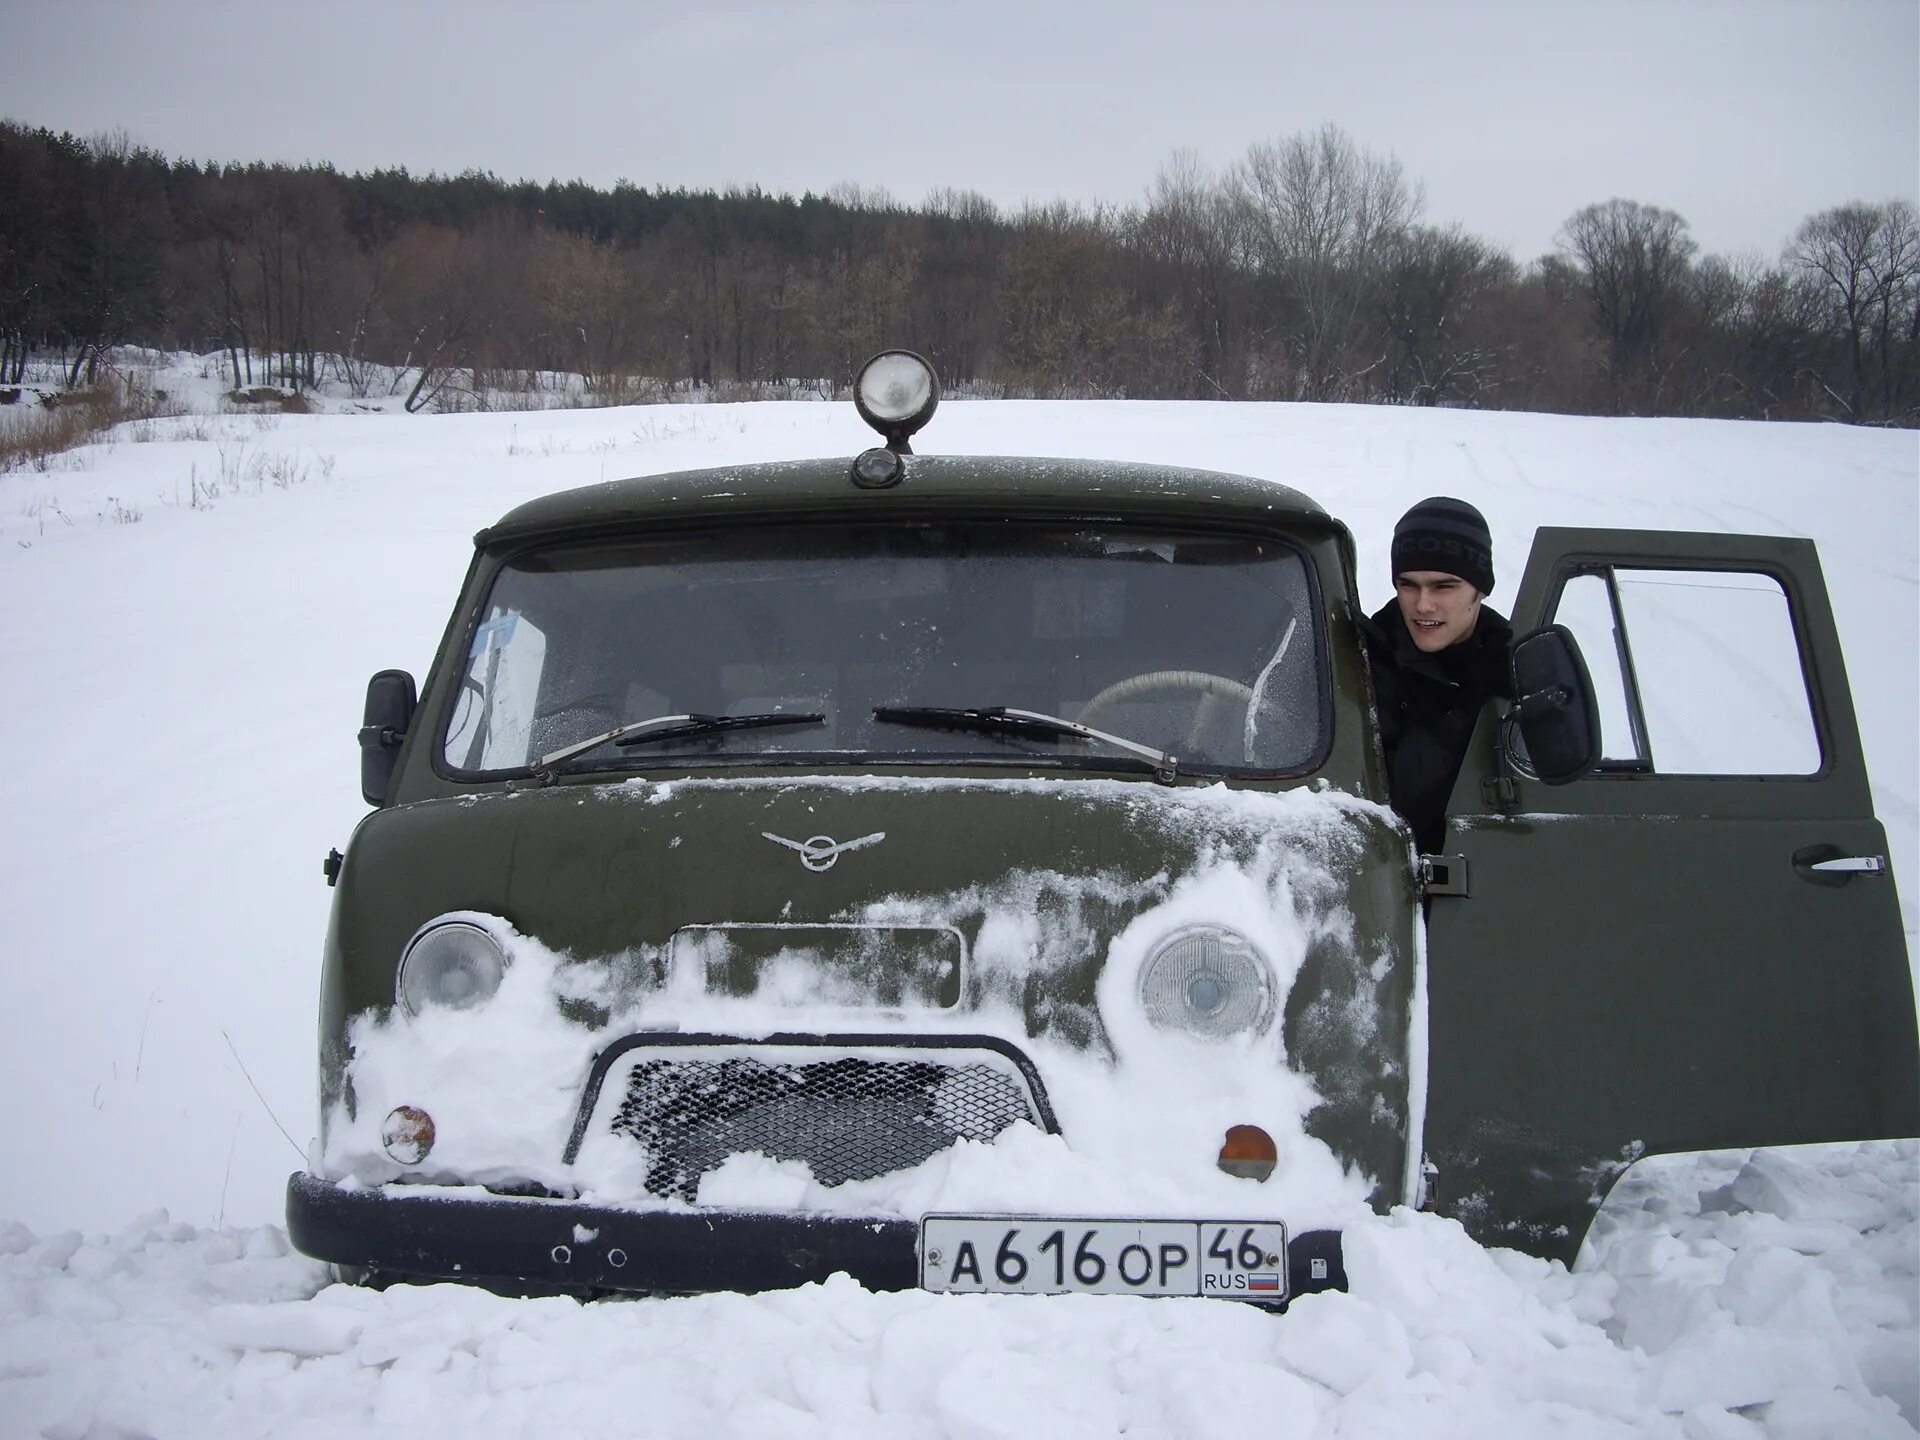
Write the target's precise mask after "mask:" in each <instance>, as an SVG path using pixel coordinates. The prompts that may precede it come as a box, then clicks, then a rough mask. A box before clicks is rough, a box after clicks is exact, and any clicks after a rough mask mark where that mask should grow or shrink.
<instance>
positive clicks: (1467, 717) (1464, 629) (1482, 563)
mask: <svg viewBox="0 0 1920 1440" xmlns="http://www.w3.org/2000/svg"><path fill="white" fill-rule="evenodd" d="M1392 554H1393V584H1394V592H1395V594H1394V599H1393V600H1392V601H1391V602H1390V603H1389V604H1387V605H1386V606H1384V607H1383V608H1382V609H1381V610H1380V611H1379V612H1378V613H1377V614H1375V615H1374V616H1373V617H1372V630H1373V633H1372V634H1371V635H1369V637H1368V642H1369V644H1368V653H1369V658H1370V660H1371V663H1372V668H1373V688H1374V695H1375V699H1376V700H1377V702H1378V704H1379V707H1380V738H1381V740H1382V742H1383V743H1384V745H1385V747H1386V754H1387V793H1388V798H1389V799H1390V800H1391V801H1392V804H1393V808H1394V809H1395V810H1397V811H1399V812H1400V814H1401V815H1402V816H1404V817H1405V818H1406V821H1407V823H1408V824H1409V825H1411V826H1412V827H1413V835H1414V839H1415V840H1416V841H1417V842H1418V843H1419V846H1420V851H1421V853H1422V854H1438V853H1439V852H1440V850H1441V848H1442V846H1443V844H1444V842H1445V839H1446V823H1447V822H1446V809H1447V797H1448V796H1449V795H1450V794H1452V792H1453V782H1454V779H1455V777H1457V776H1458V775H1459V773H1460V762H1461V761H1462V760H1463V759H1464V758H1465V757H1466V753H1467V742H1468V741H1469V740H1470V739H1471V738H1472V737H1473V727H1474V724H1475V722H1476V721H1477V720H1478V719H1479V717H1480V709H1481V707H1482V706H1484V705H1485V704H1486V703H1487V701H1489V700H1491V699H1493V698H1494V697H1496V696H1498V697H1500V698H1502V699H1511V698H1513V697H1512V678H1511V673H1510V669H1509V662H1508V650H1509V648H1510V646H1511V645H1512V643H1513V627H1512V626H1510V625H1508V624H1507V621H1506V619H1505V617H1504V616H1502V615H1500V614H1499V613H1498V612H1497V611H1495V610H1494V609H1493V608H1492V607H1491V606H1489V605H1487V604H1486V603H1485V602H1486V598H1487V596H1488V595H1490V594H1491V593H1492V592H1493V536H1492V535H1491V534H1490V533H1489V531H1488V530H1487V522H1486V520H1485V519H1483V518H1482V517H1481V514H1480V512H1479V511H1478V510H1476V509H1474V508H1473V506H1471V505H1469V504H1467V502H1466V501H1464V500H1455V499H1452V498H1451V497H1449V496H1445V495H1438V496H1435V497H1433V498H1432V499H1429V500H1422V501H1421V502H1420V503H1419V504H1418V505H1416V506H1414V507H1413V508H1412V509H1411V510H1409V511H1407V513H1406V514H1405V515H1403V516H1401V517H1400V523H1399V524H1398V525H1396V526H1394V529H1393V552H1392Z"/></svg>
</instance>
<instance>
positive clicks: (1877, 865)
mask: <svg viewBox="0 0 1920 1440" xmlns="http://www.w3.org/2000/svg"><path fill="white" fill-rule="evenodd" d="M1807 868H1808V869H1809V870H1811V871H1813V872H1814V873H1815V874H1818V875H1884V874H1886V873H1887V857H1886V856H1884V855H1842V856H1840V857H1839V858H1838V859H1835V860H1816V861H1814V862H1813V864H1811V865H1809V866H1808V867H1807Z"/></svg>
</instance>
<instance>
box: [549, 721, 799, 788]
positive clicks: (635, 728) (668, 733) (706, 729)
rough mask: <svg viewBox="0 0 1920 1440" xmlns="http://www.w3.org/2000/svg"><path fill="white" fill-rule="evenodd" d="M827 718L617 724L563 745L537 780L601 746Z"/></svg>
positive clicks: (676, 738) (551, 775) (647, 742)
mask: <svg viewBox="0 0 1920 1440" xmlns="http://www.w3.org/2000/svg"><path fill="white" fill-rule="evenodd" d="M826 719H827V717H826V716H824V715H792V714H787V713H785V712H784V711H772V712H770V713H768V714H764V715H655V716H654V717H653V718H652V719H650V720H634V721H631V722H629V723H628V724H625V725H616V726H614V728H613V729H611V730H608V731H607V732H605V733H604V734H601V735H593V736H589V737H588V738H587V739H585V740H576V741H575V742H574V743H573V744H571V745H562V746H561V747H560V748H559V749H558V750H556V751H554V752H553V753H552V754H551V755H542V756H541V757H540V758H539V759H538V760H536V761H534V762H533V773H534V778H536V779H537V780H539V782H540V783H541V784H542V785H546V784H550V783H551V782H552V780H553V777H554V774H555V770H554V767H555V766H556V765H564V764H565V763H566V762H567V761H569V760H572V759H575V758H577V757H578V756H581V755H584V754H586V753H587V752H588V751H589V750H597V749H599V748H600V747H601V746H602V745H619V746H622V747H625V746H629V745H653V744H657V743H658V742H660V741H662V740H683V739H685V738H686V737H687V736H689V735H719V734H721V733H723V732H725V731H728V730H760V729H764V728H766V727H767V726H770V725H822V724H825V723H826Z"/></svg>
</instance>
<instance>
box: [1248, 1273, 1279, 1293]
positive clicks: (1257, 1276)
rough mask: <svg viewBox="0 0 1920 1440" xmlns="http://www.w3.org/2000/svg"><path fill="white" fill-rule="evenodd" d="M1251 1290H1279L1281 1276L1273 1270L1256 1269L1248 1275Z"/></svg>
mask: <svg viewBox="0 0 1920 1440" xmlns="http://www.w3.org/2000/svg"><path fill="white" fill-rule="evenodd" d="M1247 1288H1248V1289H1249V1290H1276V1291H1277V1290H1278V1289H1279V1288H1280V1277H1279V1275H1277V1274H1275V1273H1274V1272H1273V1271H1271V1270H1255V1271H1254V1272H1253V1273H1251V1274H1250V1275H1248V1276H1247Z"/></svg>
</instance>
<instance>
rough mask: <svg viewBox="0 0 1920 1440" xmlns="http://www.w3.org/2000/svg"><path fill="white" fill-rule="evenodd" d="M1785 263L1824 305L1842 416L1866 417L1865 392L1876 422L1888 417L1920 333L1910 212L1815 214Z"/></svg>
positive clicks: (1900, 203)
mask: <svg viewBox="0 0 1920 1440" xmlns="http://www.w3.org/2000/svg"><path fill="white" fill-rule="evenodd" d="M1787 262H1788V263H1789V264H1790V265H1793V266H1795V267H1797V268H1798V269H1799V270H1800V271H1802V272H1803V273H1805V274H1807V275H1809V276H1811V277H1813V278H1814V279H1815V280H1816V282H1817V283H1818V284H1819V286H1820V289H1821V291H1822V293H1823V294H1824V296H1825V298H1826V303H1827V307H1828V311H1829V314H1830V316H1831V325H1832V328H1833V329H1834V331H1835V332H1836V333H1837V334H1838V336H1839V337H1840V340H1841V343H1842V344H1843V345H1844V347H1845V350H1846V371H1847V374H1846V380H1845V382H1844V384H1845V387H1846V394H1845V397H1844V399H1843V400H1842V403H1843V404H1844V406H1845V409H1846V413H1847V415H1848V416H1849V417H1850V418H1853V419H1864V418H1866V417H1867V414H1868V413H1869V411H1868V398H1869V391H1870V390H1872V389H1877V390H1878V392H1879V393H1878V396H1877V400H1878V410H1879V416H1880V418H1881V419H1891V418H1893V415H1894V413H1895V407H1896V400H1895V396H1896V393H1897V391H1898V390H1899V389H1901V388H1902V387H1901V383H1900V382H1902V381H1904V380H1905V379H1906V377H1907V373H1908V372H1909V371H1910V369H1911V357H1912V352H1913V342H1914V339H1915V331H1916V327H1920V308H1917V306H1916V295H1915V291H1916V284H1917V282H1920V226H1917V225H1916V221H1915V215H1914V209H1913V207H1912V206H1911V205H1909V204H1907V203H1906V202H1905V201H1904V200H1893V201H1889V202H1888V203H1886V204H1884V205H1868V204H1865V203H1863V202H1859V201H1856V202H1854V203H1853V204H1850V205H1839V206H1835V207H1834V208H1833V209H1831V210H1823V211H1821V212H1820V213H1819V214H1818V215H1814V216H1812V217H1810V218H1809V219H1808V220H1807V222H1806V223H1805V224H1803V225H1802V226H1801V227H1800V229H1799V231H1798V233H1796V234H1795V236H1794V238H1793V242H1792V244H1790V245H1789V246H1788V247H1787ZM1876 373H1877V378H1878V381H1879V384H1878V385H1877V386H1875V385H1874V383H1873V381H1874V378H1875V375H1876Z"/></svg>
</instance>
